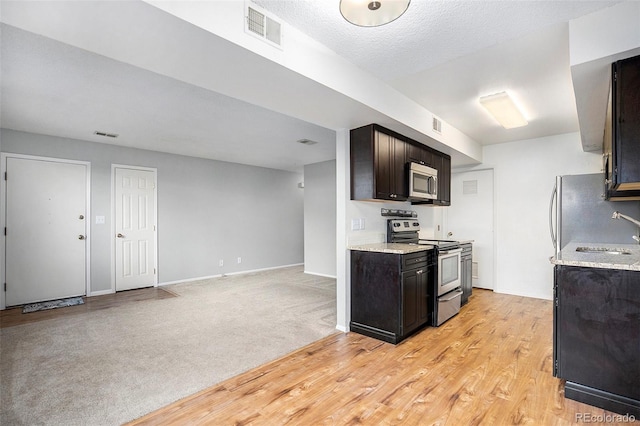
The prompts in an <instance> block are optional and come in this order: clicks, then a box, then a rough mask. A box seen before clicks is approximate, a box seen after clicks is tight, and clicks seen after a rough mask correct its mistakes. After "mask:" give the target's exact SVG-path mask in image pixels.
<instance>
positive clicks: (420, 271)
mask: <svg viewBox="0 0 640 426" xmlns="http://www.w3.org/2000/svg"><path fill="white" fill-rule="evenodd" d="M422 273H424V271H423V270H422V269H420V270H419V271H417V272H416V274H422Z"/></svg>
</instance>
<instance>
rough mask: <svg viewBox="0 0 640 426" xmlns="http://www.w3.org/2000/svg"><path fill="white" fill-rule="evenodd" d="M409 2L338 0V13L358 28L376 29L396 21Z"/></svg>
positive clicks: (404, 0) (402, 0)
mask: <svg viewBox="0 0 640 426" xmlns="http://www.w3.org/2000/svg"><path fill="white" fill-rule="evenodd" d="M409 3H411V0H380V1H370V0H340V13H341V14H342V16H343V17H344V19H346V20H347V21H349V22H351V23H352V24H354V25H358V26H360V27H378V26H380V25H384V24H388V23H389V22H391V21H395V20H396V19H398V18H399V17H400V16H402V14H403V13H404V12H406V10H407V8H408V7H409Z"/></svg>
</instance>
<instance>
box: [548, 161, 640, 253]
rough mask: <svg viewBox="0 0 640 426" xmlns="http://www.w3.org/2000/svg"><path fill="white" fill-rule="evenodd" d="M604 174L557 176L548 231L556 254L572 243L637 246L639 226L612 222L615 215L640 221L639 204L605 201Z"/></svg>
mask: <svg viewBox="0 0 640 426" xmlns="http://www.w3.org/2000/svg"><path fill="white" fill-rule="evenodd" d="M604 193H605V188H604V174H602V173H594V174H586V175H567V176H557V177H556V184H555V186H554V188H553V192H552V195H551V201H550V203H549V230H550V232H551V240H552V241H553V244H554V247H555V249H556V255H557V254H558V253H559V252H560V250H562V248H563V247H564V246H566V245H567V244H568V243H570V242H577V243H603V244H637V242H636V241H635V240H634V239H633V236H634V235H635V236H636V237H637V236H638V234H639V232H640V229H639V227H638V226H637V225H635V224H633V223H631V222H629V221H627V220H622V219H612V216H613V213H614V212H616V211H618V212H620V213H622V214H625V215H627V216H630V217H632V218H635V219H638V220H640V201H605V199H604Z"/></svg>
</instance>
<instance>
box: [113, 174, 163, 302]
mask: <svg viewBox="0 0 640 426" xmlns="http://www.w3.org/2000/svg"><path fill="white" fill-rule="evenodd" d="M114 179H115V191H114V198H115V199H114V211H115V218H114V219H115V236H114V238H115V270H116V271H115V286H116V291H121V290H130V289H134V288H142V287H150V286H154V285H156V284H157V280H156V251H157V250H156V172H155V171H151V170H139V169H130V168H124V167H116V168H115V169H114Z"/></svg>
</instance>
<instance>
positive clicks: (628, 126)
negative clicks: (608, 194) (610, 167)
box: [613, 56, 640, 190]
mask: <svg viewBox="0 0 640 426" xmlns="http://www.w3.org/2000/svg"><path fill="white" fill-rule="evenodd" d="M614 86H615V90H614V93H615V98H614V106H613V108H614V112H615V120H616V121H615V124H614V126H615V128H614V129H615V130H614V137H615V151H616V158H615V160H616V168H617V173H616V175H617V181H618V183H619V187H618V189H630V190H640V113H639V111H640V56H636V57H633V58H629V59H624V60H621V61H618V62H616V63H615V64H614Z"/></svg>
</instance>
